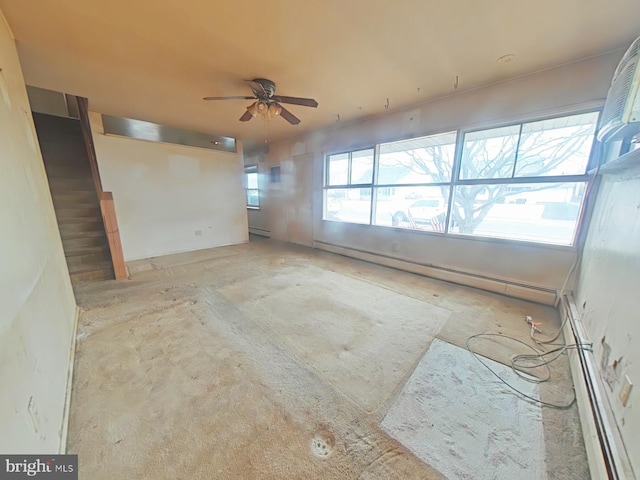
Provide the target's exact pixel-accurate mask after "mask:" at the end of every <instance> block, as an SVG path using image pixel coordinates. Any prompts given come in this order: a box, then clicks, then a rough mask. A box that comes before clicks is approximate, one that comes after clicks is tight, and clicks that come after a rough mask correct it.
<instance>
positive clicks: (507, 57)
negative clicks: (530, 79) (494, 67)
mask: <svg viewBox="0 0 640 480" xmlns="http://www.w3.org/2000/svg"><path fill="white" fill-rule="evenodd" d="M514 58H516V56H515V55H514V54H513V53H507V54H506V55H503V56H501V57H500V58H498V60H497V62H498V63H509V62H511V61H512V60H513V59H514Z"/></svg>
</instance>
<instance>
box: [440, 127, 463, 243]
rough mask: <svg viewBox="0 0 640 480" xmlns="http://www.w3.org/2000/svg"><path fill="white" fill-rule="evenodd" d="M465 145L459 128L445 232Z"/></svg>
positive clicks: (446, 226)
mask: <svg viewBox="0 0 640 480" xmlns="http://www.w3.org/2000/svg"><path fill="white" fill-rule="evenodd" d="M463 147H464V134H463V133H462V132H460V130H458V132H457V134H456V148H455V151H454V153H453V167H452V168H451V181H450V183H449V198H448V199H447V217H446V219H445V226H444V233H449V224H450V223H451V215H452V210H453V194H454V189H455V185H456V181H457V180H458V176H459V175H460V164H461V163H462V150H463Z"/></svg>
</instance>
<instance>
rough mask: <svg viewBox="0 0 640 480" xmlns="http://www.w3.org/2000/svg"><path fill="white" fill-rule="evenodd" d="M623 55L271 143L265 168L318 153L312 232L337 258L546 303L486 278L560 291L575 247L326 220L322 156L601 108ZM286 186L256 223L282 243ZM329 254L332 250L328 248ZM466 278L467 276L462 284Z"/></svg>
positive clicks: (274, 194)
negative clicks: (410, 268) (412, 267)
mask: <svg viewBox="0 0 640 480" xmlns="http://www.w3.org/2000/svg"><path fill="white" fill-rule="evenodd" d="M623 53H624V52H623V51H616V52H612V53H609V54H606V55H602V56H599V57H594V58H590V59H587V60H583V61H580V62H576V63H573V64H569V65H565V66H562V67H558V68H555V69H551V70H546V71H543V72H538V73H535V74H532V75H528V76H524V77H520V78H516V79H513V80H510V81H507V82H503V83H500V84H495V85H491V86H487V87H484V88H480V89H476V90H472V91H468V92H462V93H460V94H456V95H452V96H449V97H446V98H442V99H439V100H435V101H432V102H429V103H425V104H422V105H419V106H416V107H414V108H409V109H405V110H401V111H395V112H391V113H389V114H386V115H383V116H379V117H375V118H372V119H368V120H365V121H361V122H358V123H352V124H348V125H342V126H341V125H339V124H338V125H336V126H333V127H331V128H327V129H324V130H320V131H316V132H312V133H310V134H307V135H304V136H302V137H299V138H297V139H294V140H289V141H282V142H276V143H274V144H272V145H270V146H269V152H268V154H267V156H266V162H265V165H264V166H263V170H265V171H266V170H268V168H269V167H270V166H273V165H279V164H282V165H286V164H287V162H293V163H294V164H295V159H296V158H297V156H300V155H303V154H307V153H308V154H312V155H313V156H314V162H313V165H314V167H313V168H314V172H313V179H314V180H313V189H312V195H313V218H314V222H313V228H312V230H313V239H314V241H315V245H316V246H318V247H321V248H326V247H327V244H329V245H334V246H339V247H341V248H340V250H339V251H340V253H344V254H348V255H354V256H360V257H362V256H363V255H365V254H368V253H373V254H375V255H378V256H381V257H380V258H384V262H386V263H387V264H390V265H396V266H399V267H401V268H406V265H407V264H406V263H405V264H401V263H398V262H396V263H395V264H394V263H393V259H399V260H404V261H407V262H409V263H414V264H415V263H419V264H421V266H420V267H419V268H420V269H421V270H420V272H421V273H427V274H430V275H434V276H439V277H440V278H446V279H448V280H454V281H459V282H461V283H468V284H473V285H474V286H480V287H482V288H488V289H491V290H494V291H501V292H503V293H508V294H511V295H514V296H521V295H524V297H525V298H532V299H536V300H539V301H549V300H550V297H549V296H553V294H552V293H551V294H550V293H547V294H545V298H546V300H543V298H542V297H540V296H538V295H537V294H535V292H534V293H533V294H531V292H530V293H527V294H525V291H524V290H522V289H520V288H519V287H518V286H515V287H507V286H505V285H502V286H496V285H493V284H491V282H488V281H485V279H495V280H499V281H500V282H504V283H508V284H510V285H512V284H518V285H525V286H531V287H534V288H535V289H540V290H546V291H554V290H557V289H559V288H561V286H562V284H563V282H564V280H565V278H566V275H567V273H568V271H569V269H570V268H571V265H572V264H573V263H574V261H575V259H576V256H577V253H576V249H575V248H559V247H553V246H544V245H540V246H536V245H531V244H524V243H518V242H505V241H495V240H490V239H479V238H465V237H460V236H459V237H454V236H446V237H445V236H442V235H438V234H425V233H415V232H411V231H399V230H396V229H391V228H385V227H375V226H366V225H353V224H345V223H337V222H327V221H323V220H322V178H323V157H324V155H325V154H326V153H330V152H335V151H344V150H348V149H352V148H357V147H364V146H371V145H372V144H374V143H378V142H382V141H389V140H394V139H400V138H407V137H411V136H418V135H426V134H430V133H438V132H443V131H450V130H454V129H458V128H475V127H480V126H490V125H496V124H500V123H504V122H512V121H518V120H524V119H529V118H534V117H536V116H544V115H553V114H560V113H564V112H568V111H572V110H574V109H576V108H579V107H582V108H584V107H587V106H597V105H601V104H602V103H603V101H604V98H605V96H606V93H607V89H608V86H609V84H610V81H611V77H612V74H613V71H614V69H615V67H616V65H617V62H618V61H619V59H620V58H621V56H622V54H623ZM283 173H285V172H284V171H283ZM292 181H293V180H292V179H289V178H285V177H284V176H283V179H282V182H283V187H281V188H280V189H278V190H274V189H273V188H269V189H267V190H266V191H265V193H266V195H267V196H269V198H267V199H266V201H265V203H266V207H267V208H265V209H264V211H263V212H262V215H263V216H266V221H265V219H264V218H262V219H261V221H262V224H263V225H268V228H269V229H270V230H271V235H272V236H273V237H274V238H278V239H282V240H287V236H288V228H287V224H286V216H283V212H286V210H287V206H288V205H290V204H292V203H295V202H298V201H299V199H296V198H295V197H293V196H291V195H290V194H289V192H290V191H292V189H290V188H287V187H286V186H287V184H288V183H291V182H292ZM342 247H346V249H345V248H342ZM330 248H333V249H334V251H335V248H334V247H330ZM363 258H364V257H363ZM367 260H372V261H374V260H375V258H373V257H371V256H367ZM461 274H462V275H461ZM467 275H470V276H473V279H471V278H466V277H467ZM527 295H528V296H527ZM531 295H533V296H531ZM550 301H553V299H551V300H550Z"/></svg>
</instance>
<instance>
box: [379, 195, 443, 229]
mask: <svg viewBox="0 0 640 480" xmlns="http://www.w3.org/2000/svg"><path fill="white" fill-rule="evenodd" d="M376 195H377V196H376V216H375V219H374V224H375V225H385V226H388V227H399V228H411V229H417V230H427V231H432V232H444V227H445V222H446V217H447V202H448V198H449V186H444V187H378V188H376Z"/></svg>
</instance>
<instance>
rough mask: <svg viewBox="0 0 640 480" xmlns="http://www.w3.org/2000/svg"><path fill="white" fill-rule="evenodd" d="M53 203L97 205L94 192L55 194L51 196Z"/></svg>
mask: <svg viewBox="0 0 640 480" xmlns="http://www.w3.org/2000/svg"><path fill="white" fill-rule="evenodd" d="M51 197H52V198H53V203H54V205H55V204H62V203H67V202H68V203H69V204H76V203H77V204H89V203H91V204H94V203H95V204H98V195H97V194H96V192H94V191H90V192H87V191H82V190H80V191H68V192H56V193H53V194H52V195H51Z"/></svg>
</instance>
